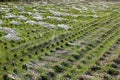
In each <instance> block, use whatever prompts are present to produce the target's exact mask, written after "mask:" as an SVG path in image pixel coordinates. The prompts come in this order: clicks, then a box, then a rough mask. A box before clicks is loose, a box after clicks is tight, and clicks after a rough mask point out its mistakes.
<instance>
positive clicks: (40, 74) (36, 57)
mask: <svg viewBox="0 0 120 80" xmlns="http://www.w3.org/2000/svg"><path fill="white" fill-rule="evenodd" d="M119 5H120V4H119V3H114V4H112V2H85V1H83V2H79V3H68V4H65V3H63V5H57V4H47V5H44V4H42V3H39V4H33V3H31V4H27V5H26V4H25V3H20V4H18V3H17V4H16V3H14V2H11V3H10V2H9V3H8V2H3V3H0V20H2V22H3V23H2V24H1V25H0V27H1V28H3V29H5V28H10V29H12V30H15V31H16V32H18V34H17V35H16V36H18V37H20V38H21V40H14V39H13V40H8V39H6V38H5V36H6V35H8V34H9V33H10V32H6V31H5V30H1V29H0V55H1V56H0V67H1V68H0V80H6V78H8V79H7V80H9V78H10V80H11V79H15V80H30V79H34V80H50V79H51V80H67V79H71V80H77V79H79V78H80V77H81V76H83V75H85V73H86V72H88V71H90V72H91V73H93V74H94V73H95V72H93V71H92V70H90V69H91V68H92V67H93V66H95V65H97V64H96V62H97V61H99V59H100V58H101V57H102V56H103V55H104V54H105V52H106V51H108V49H110V48H111V46H114V45H115V42H116V41H118V39H119V37H120V28H119V25H120V22H119V20H120V18H119V16H120V15H119V14H118V12H117V11H119ZM78 9H79V10H78ZM50 10H53V11H55V13H57V12H60V13H57V15H58V14H60V16H55V15H54V14H53V13H51V12H50ZM9 13H10V14H14V15H15V17H14V15H13V17H10V16H9V15H10V14H9ZM64 13H65V14H66V13H67V15H66V16H65V14H64ZM20 15H22V16H24V17H26V18H27V20H20V19H19V18H18V17H19V16H20ZM73 15H75V16H73ZM5 16H9V17H10V18H8V19H7V18H5ZM34 16H37V17H39V16H42V18H43V20H36V19H34ZM47 16H51V17H56V18H58V17H59V18H62V19H64V20H61V21H59V20H57V19H48V18H47ZM96 16H97V17H96ZM30 20H31V21H34V22H35V24H33V25H31V24H29V23H26V22H27V21H30ZM11 21H17V22H20V23H21V24H19V25H14V24H11ZM34 22H33V23H34ZM39 22H45V23H48V24H45V25H42V24H41V25H39V24H38V23H39ZM51 24H52V25H54V26H55V28H50V25H51ZM59 24H64V25H67V26H69V27H70V29H69V30H65V29H64V28H60V27H58V25H59ZM46 25H47V26H48V27H49V28H48V27H46ZM11 33H12V32H11ZM118 45H119V44H118ZM115 46H116V45H115ZM112 51H114V50H112ZM115 53H118V51H116V52H115ZM114 55H115V56H118V55H116V54H114ZM114 55H113V56H114ZM113 56H111V57H112V59H114V57H113ZM108 59H110V60H112V59H111V58H108ZM107 64H108V65H105V66H104V67H101V68H102V69H101V70H100V72H101V73H100V74H99V75H100V76H102V75H103V74H104V72H105V71H108V73H109V72H110V73H111V74H112V73H113V74H114V72H116V73H117V74H118V73H119V71H118V70H117V71H116V69H115V70H114V69H112V68H111V67H110V64H109V63H107ZM114 66H115V65H114ZM98 73H99V72H98ZM15 75H16V76H15ZM5 77H6V78H5ZM108 77H109V76H108ZM109 78H111V77H109ZM99 79H104V78H103V76H102V78H100V77H97V76H96V75H94V80H99ZM117 79H118V80H119V77H117V78H116V80H117Z"/></svg>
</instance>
